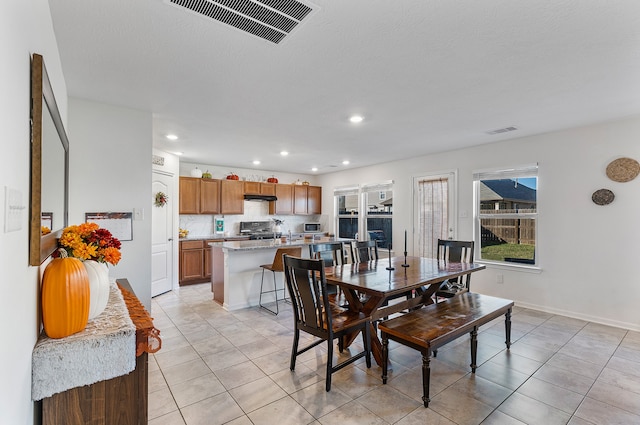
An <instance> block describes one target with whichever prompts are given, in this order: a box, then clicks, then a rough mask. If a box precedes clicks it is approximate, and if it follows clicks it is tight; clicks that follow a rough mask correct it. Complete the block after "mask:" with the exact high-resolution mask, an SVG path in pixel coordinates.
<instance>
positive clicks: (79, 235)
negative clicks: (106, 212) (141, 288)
mask: <svg viewBox="0 0 640 425" xmlns="http://www.w3.org/2000/svg"><path fill="white" fill-rule="evenodd" d="M58 247H59V248H61V249H64V250H65V251H67V254H68V256H69V257H75V258H78V259H80V260H95V261H97V262H99V263H110V264H113V265H114V266H115V265H116V264H118V262H119V261H120V258H121V257H122V254H121V253H120V241H119V240H118V239H117V238H114V237H113V235H112V234H111V232H110V231H108V230H107V229H101V228H100V226H98V225H97V224H96V223H82V224H80V225H77V226H69V227H66V228H65V229H64V230H63V231H62V236H60V239H59V240H58ZM56 252H57V251H56Z"/></svg>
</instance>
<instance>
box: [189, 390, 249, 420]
mask: <svg viewBox="0 0 640 425" xmlns="http://www.w3.org/2000/svg"><path fill="white" fill-rule="evenodd" d="M180 410H181V412H182V416H183V417H184V419H185V423H186V425H220V424H225V423H227V422H229V421H232V420H233V419H236V418H239V417H241V416H243V415H244V412H243V411H242V409H240V406H238V404H237V403H236V402H235V400H234V399H233V397H231V395H230V394H229V393H227V392H224V393H222V394H218V395H217V396H214V397H211V398H207V399H204V400H202V401H199V402H197V403H194V404H190V405H189V406H186V407H183V408H182V409H180Z"/></svg>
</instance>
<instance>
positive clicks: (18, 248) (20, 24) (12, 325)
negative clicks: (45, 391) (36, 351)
mask: <svg viewBox="0 0 640 425" xmlns="http://www.w3.org/2000/svg"><path fill="white" fill-rule="evenodd" d="M0 52H1V54H2V60H1V61H0V76H2V78H0V93H2V96H0V116H1V117H2V137H1V138H0V144H1V146H2V155H0V193H1V194H2V199H3V202H4V191H5V186H8V187H10V188H12V189H17V190H19V191H20V192H22V204H23V205H24V206H25V207H27V208H26V209H25V210H23V211H24V212H23V216H22V219H21V220H20V221H21V225H22V228H21V229H20V230H18V231H14V232H10V233H5V232H4V223H5V217H4V209H2V214H0V270H2V278H0V290H1V291H2V296H0V323H3V325H2V328H1V329H2V340H3V342H2V344H0V424H31V423H33V422H34V404H33V402H32V401H31V351H32V350H33V346H34V345H35V342H36V340H37V337H38V334H39V326H40V318H39V313H38V294H39V268H38V267H29V208H28V206H29V178H30V166H29V158H30V137H31V135H30V130H29V116H30V96H31V89H30V84H31V83H30V82H31V76H30V74H31V68H30V66H31V65H30V60H31V54H32V53H39V54H41V55H43V57H44V60H45V64H46V67H47V71H48V72H49V78H50V80H51V83H52V85H53V89H54V92H55V96H56V100H57V103H58V107H59V108H60V112H61V115H62V119H63V121H65V122H66V118H67V112H66V108H67V99H66V90H67V88H66V85H65V82H64V79H63V76H62V67H61V65H60V58H59V53H58V47H57V45H56V42H55V36H54V33H53V25H52V22H51V16H50V13H49V4H48V2H47V1H46V0H3V1H1V2H0Z"/></svg>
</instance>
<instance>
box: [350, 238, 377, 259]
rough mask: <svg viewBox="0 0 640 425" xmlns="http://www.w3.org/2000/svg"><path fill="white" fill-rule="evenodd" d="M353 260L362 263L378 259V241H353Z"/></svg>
mask: <svg viewBox="0 0 640 425" xmlns="http://www.w3.org/2000/svg"><path fill="white" fill-rule="evenodd" d="M352 246H353V252H354V256H353V262H354V263H360V262H364V261H371V260H377V259H378V241H377V240H370V241H356V242H354V243H353V245H352Z"/></svg>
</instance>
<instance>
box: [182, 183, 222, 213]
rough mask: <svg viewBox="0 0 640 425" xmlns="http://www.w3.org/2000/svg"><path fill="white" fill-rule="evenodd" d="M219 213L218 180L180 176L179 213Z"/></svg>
mask: <svg viewBox="0 0 640 425" xmlns="http://www.w3.org/2000/svg"><path fill="white" fill-rule="evenodd" d="M218 213H220V180H214V179H201V178H196V177H180V214H218Z"/></svg>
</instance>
